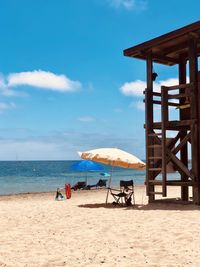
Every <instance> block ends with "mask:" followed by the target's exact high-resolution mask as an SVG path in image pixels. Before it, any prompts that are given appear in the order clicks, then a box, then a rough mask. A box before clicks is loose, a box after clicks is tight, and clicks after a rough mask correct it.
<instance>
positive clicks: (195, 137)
mask: <svg viewBox="0 0 200 267" xmlns="http://www.w3.org/2000/svg"><path fill="white" fill-rule="evenodd" d="M189 70H190V82H191V83H192V88H191V108H190V112H191V119H195V120H197V122H196V123H193V125H192V126H191V148H192V172H193V173H194V177H195V184H194V186H193V202H194V204H197V205H200V177H199V168H200V162H199V148H200V147H199V126H200V125H199V119H198V97H197V95H198V63H197V42H196V39H195V38H192V37H190V39H189Z"/></svg>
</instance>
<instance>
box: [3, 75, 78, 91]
mask: <svg viewBox="0 0 200 267" xmlns="http://www.w3.org/2000/svg"><path fill="white" fill-rule="evenodd" d="M20 85H28V86H33V87H38V88H42V89H47V90H53V91H59V92H69V91H76V90H78V89H80V88H81V83H80V82H78V81H72V80H70V79H69V78H68V77H66V76H65V75H57V74H54V73H52V72H47V71H42V70H35V71H27V72H19V73H11V74H9V75H8V77H7V86H8V87H16V86H20Z"/></svg>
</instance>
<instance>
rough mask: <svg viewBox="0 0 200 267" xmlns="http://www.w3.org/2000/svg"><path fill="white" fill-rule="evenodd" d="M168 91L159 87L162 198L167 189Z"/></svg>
mask: <svg viewBox="0 0 200 267" xmlns="http://www.w3.org/2000/svg"><path fill="white" fill-rule="evenodd" d="M167 98H168V91H167V90H166V89H165V87H164V86H161V103H162V105H161V106H162V109H161V117H162V141H161V143H162V182H163V183H162V191H163V197H166V195H167V187H166V180H167V162H166V157H167V155H166V147H167V143H166V142H167V140H166V125H167V123H168V105H167V104H168V103H167V102H168V100H167Z"/></svg>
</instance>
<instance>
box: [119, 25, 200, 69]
mask: <svg viewBox="0 0 200 267" xmlns="http://www.w3.org/2000/svg"><path fill="white" fill-rule="evenodd" d="M191 37H193V38H196V39H197V48H198V56H200V21H197V22H195V23H192V24H189V25H187V26H185V27H183V28H180V29H178V30H175V31H172V32H169V33H167V34H164V35H161V36H159V37H157V38H154V39H151V40H149V41H147V42H144V43H141V44H139V45H136V46H133V47H130V48H128V49H125V50H124V55H125V56H128V57H134V58H139V59H146V55H147V52H148V51H152V56H153V61H154V62H156V63H160V64H164V65H175V64H178V63H179V58H180V56H182V57H184V58H185V59H186V60H187V59H188V39H189V38H191Z"/></svg>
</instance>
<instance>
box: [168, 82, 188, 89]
mask: <svg viewBox="0 0 200 267" xmlns="http://www.w3.org/2000/svg"><path fill="white" fill-rule="evenodd" d="M191 86H192V83H184V84H177V85H173V86H165V88H166V89H167V90H168V91H171V90H177V89H184V88H190V87H191Z"/></svg>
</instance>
